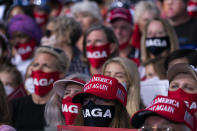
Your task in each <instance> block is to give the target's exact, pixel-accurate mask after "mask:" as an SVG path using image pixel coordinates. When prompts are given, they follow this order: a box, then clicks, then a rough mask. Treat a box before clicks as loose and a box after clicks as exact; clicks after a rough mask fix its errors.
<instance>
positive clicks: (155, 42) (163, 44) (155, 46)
mask: <svg viewBox="0 0 197 131" xmlns="http://www.w3.org/2000/svg"><path fill="white" fill-rule="evenodd" d="M146 48H147V50H148V51H149V52H150V53H151V54H153V55H154V56H157V55H159V54H161V53H162V52H163V51H165V50H168V49H170V41H169V37H168V36H165V37H152V38H146Z"/></svg>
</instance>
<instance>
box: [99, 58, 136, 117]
mask: <svg viewBox="0 0 197 131" xmlns="http://www.w3.org/2000/svg"><path fill="white" fill-rule="evenodd" d="M113 62H114V63H118V64H120V66H121V67H122V68H123V69H124V70H125V73H126V77H127V82H128V84H127V89H128V91H127V93H128V96H127V106H126V109H127V111H128V113H129V115H130V116H132V115H133V114H134V113H135V112H136V111H138V110H139V108H140V76H139V73H138V68H137V66H136V64H135V63H134V62H133V61H131V60H129V59H128V58H123V57H115V58H112V59H109V60H107V61H106V62H105V63H104V65H103V68H102V71H101V72H102V74H104V72H105V69H106V67H107V65H108V64H110V63H113Z"/></svg>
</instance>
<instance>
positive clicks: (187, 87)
mask: <svg viewBox="0 0 197 131" xmlns="http://www.w3.org/2000/svg"><path fill="white" fill-rule="evenodd" d="M185 89H186V90H188V91H194V89H195V88H194V87H192V86H186V87H185Z"/></svg>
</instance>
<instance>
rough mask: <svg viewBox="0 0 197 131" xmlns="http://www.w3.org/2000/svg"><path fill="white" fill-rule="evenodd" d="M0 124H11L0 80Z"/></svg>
mask: <svg viewBox="0 0 197 131" xmlns="http://www.w3.org/2000/svg"><path fill="white" fill-rule="evenodd" d="M0 116H1V117H0V124H8V125H9V124H11V119H10V112H9V108H8V101H7V96H6V93H5V90H4V87H3V83H2V82H1V81H0Z"/></svg>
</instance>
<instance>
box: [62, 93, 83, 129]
mask: <svg viewBox="0 0 197 131" xmlns="http://www.w3.org/2000/svg"><path fill="white" fill-rule="evenodd" d="M80 107H81V106H80V104H76V103H72V98H71V97H69V96H68V97H66V98H65V99H62V113H63V114H64V117H65V124H66V125H72V124H73V123H74V120H75V118H76V116H77V114H78V110H79V108H80Z"/></svg>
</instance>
